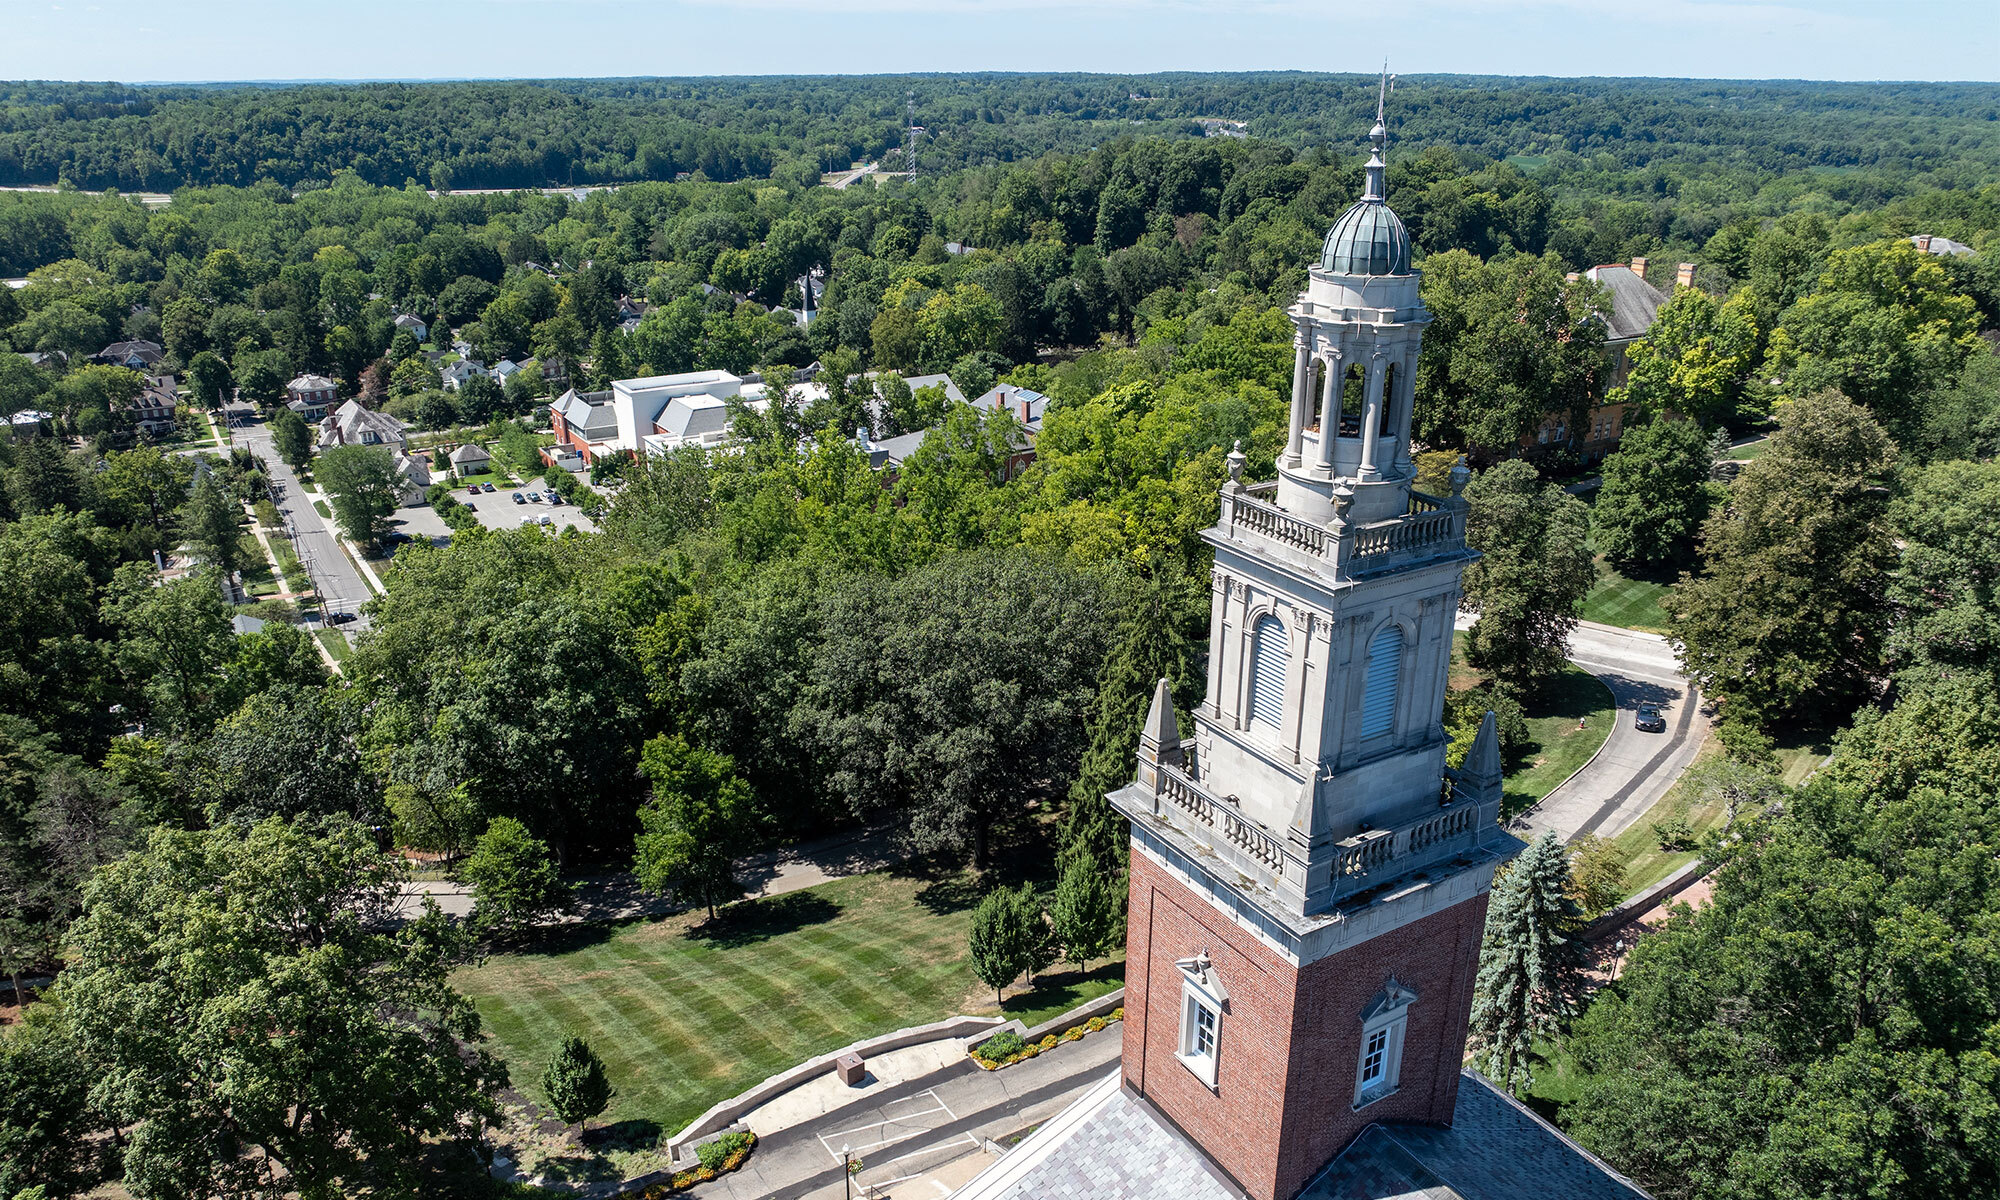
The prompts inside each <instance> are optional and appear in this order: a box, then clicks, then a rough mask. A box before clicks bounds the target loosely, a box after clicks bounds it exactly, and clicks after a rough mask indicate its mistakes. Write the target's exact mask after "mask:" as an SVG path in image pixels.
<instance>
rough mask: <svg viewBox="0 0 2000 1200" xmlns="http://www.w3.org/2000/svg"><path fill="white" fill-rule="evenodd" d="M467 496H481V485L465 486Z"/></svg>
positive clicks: (470, 484)
mask: <svg viewBox="0 0 2000 1200" xmlns="http://www.w3.org/2000/svg"><path fill="white" fill-rule="evenodd" d="M465 494H466V495H468V496H477V495H478V494H479V485H478V484H476V483H468V484H466V485H465Z"/></svg>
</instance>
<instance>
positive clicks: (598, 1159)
mask: <svg viewBox="0 0 2000 1200" xmlns="http://www.w3.org/2000/svg"><path fill="white" fill-rule="evenodd" d="M539 1171H540V1173H541V1175H542V1176H543V1177H544V1178H546V1179H547V1180H548V1181H549V1182H551V1183H598V1182H602V1181H605V1180H610V1179H617V1178H620V1177H621V1176H622V1175H623V1174H624V1172H622V1171H621V1170H620V1169H619V1168H618V1167H616V1166H615V1165H613V1164H612V1162H611V1161H610V1160H609V1159H607V1158H605V1157H603V1156H602V1155H597V1154H589V1153H585V1154H563V1155H551V1156H549V1157H548V1158H545V1159H543V1160H542V1161H541V1163H540V1164H539Z"/></svg>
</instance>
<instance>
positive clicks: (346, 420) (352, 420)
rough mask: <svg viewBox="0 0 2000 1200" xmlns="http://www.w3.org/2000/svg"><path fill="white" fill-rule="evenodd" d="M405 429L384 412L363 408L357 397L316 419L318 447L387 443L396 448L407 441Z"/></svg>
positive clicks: (393, 448)
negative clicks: (317, 424)
mask: <svg viewBox="0 0 2000 1200" xmlns="http://www.w3.org/2000/svg"><path fill="white" fill-rule="evenodd" d="M406 429H407V427H406V426H405V425H404V424H403V423H402V422H401V421H398V420H397V419H396V418H394V417H392V416H390V415H389V414H388V413H384V412H376V411H375V410H373V409H369V408H363V407H361V401H359V400H349V401H348V402H347V403H345V404H343V405H341V406H340V408H339V409H338V410H337V411H335V412H333V413H331V414H329V415H328V416H326V417H325V418H323V419H322V420H321V421H320V423H319V448H320V449H322V450H331V449H333V448H334V447H335V446H387V447H389V448H390V449H391V450H399V451H400V450H402V449H404V448H405V447H406V446H407V444H408V442H409V438H408V435H407V432H406Z"/></svg>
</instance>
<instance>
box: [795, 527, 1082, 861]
mask: <svg viewBox="0 0 2000 1200" xmlns="http://www.w3.org/2000/svg"><path fill="white" fill-rule="evenodd" d="M1111 615H1112V614H1111V611H1110V604H1109V596H1108V595H1107V592H1106V589H1105V586H1104V584H1103V582H1102V580H1101V578H1100V577H1099V576H1097V575H1096V574H1095V573H1092V572H1087V571H1084V570H1082V569H1079V568H1077V567H1075V566H1073V565H1070V564H1068V563H1065V562H1062V561H1060V560H1055V559H1048V558H1043V557H1040V556H1037V555H1031V554H1024V553H1019V552H1015V553H1008V554H958V555H948V556H944V557H941V558H939V559H937V560H936V561H935V562H932V563H930V564H929V565H927V566H923V567H920V568H917V569H916V570H914V571H911V572H910V573H908V574H907V575H904V576H903V577H901V578H900V579H895V580H889V581H885V580H882V579H880V578H878V577H873V576H856V577H852V578H849V579H847V580H843V581H842V582H841V583H840V584H839V585H838V587H837V588H836V590H834V592H833V594H832V595H831V596H830V597H829V598H828V600H827V602H826V613H825V616H824V618H823V619H824V621H825V628H826V630H827V634H826V638H825V640H824V641H823V642H822V643H821V645H820V647H819V649H818V650H817V651H816V652H815V653H814V654H813V657H812V662H811V665H810V667H809V671H808V676H807V679H806V681H805V688H804V692H803V695H802V696H801V699H800V702H799V703H798V704H797V705H796V706H795V707H794V709H793V713H792V718H791V719H792V724H793V728H794V729H795V730H797V731H798V732H799V733H801V734H803V735H805V737H806V738H807V739H808V741H809V743H810V744H812V745H813V746H815V747H817V748H818V750H819V751H820V753H822V754H824V755H825V756H826V757H825V762H826V763H827V766H828V774H827V781H828V783H829V784H830V785H831V786H832V787H833V788H834V789H835V790H836V791H837V792H838V794H840V795H842V796H844V797H845V798H846V799H847V800H848V803H849V804H850V805H851V806H852V807H853V809H854V810H855V811H856V812H869V811H873V810H877V809H880V808H884V807H888V806H891V805H894V806H899V807H902V808H903V809H904V810H905V812H906V813H907V826H906V828H907V830H908V837H909V839H910V841H911V843H912V844H913V845H914V846H915V847H917V848H918V849H919V850H930V851H941V850H951V851H957V852H961V853H962V852H963V851H965V850H967V849H969V850H971V852H972V858H973V861H974V862H975V863H978V864H981V865H983V864H984V862H985V859H986V844H987V833H988V829H989V827H990V826H991V824H992V822H993V821H994V820H995V819H996V818H998V817H999V816H1000V815H1001V814H1002V813H1004V812H1006V811H1008V810H1009V809H1010V808H1012V807H1014V806H1017V805H1019V804H1020V803H1021V802H1022V799H1023V798H1024V797H1026V796H1028V795H1031V794H1033V792H1034V791H1035V790H1037V789H1038V788H1041V787H1044V786H1046V781H1048V780H1049V779H1050V778H1052V777H1053V778H1055V779H1063V778H1067V777H1069V775H1070V774H1071V773H1072V772H1073V771H1074V770H1075V769H1076V768H1075V763H1076V761H1077V758H1078V756H1079V755H1080V754H1081V752H1082V749H1083V741H1084V739H1083V734H1084V726H1083V720H1082V712H1083V710H1084V706H1085V705H1086V704H1087V703H1088V701H1089V698H1090V694H1091V688H1092V686H1093V684H1094V683H1095V681H1096V679H1097V676H1098V672H1099V671H1100V670H1101V668H1102V663H1103V655H1104V652H1105V649H1106V647H1107V645H1108V643H1109V641H1110V633H1111V628H1112V621H1111Z"/></svg>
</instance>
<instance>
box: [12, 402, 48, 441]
mask: <svg viewBox="0 0 2000 1200" xmlns="http://www.w3.org/2000/svg"><path fill="white" fill-rule="evenodd" d="M55 420H56V415H55V414H54V413H52V412H44V411H42V410H41V409H39V408H24V409H22V410H21V411H20V412H17V413H14V414H13V415H11V416H9V417H8V418H7V431H8V432H9V433H11V434H12V435H13V436H14V437H16V438H31V437H34V436H36V435H38V434H42V433H47V432H48V431H49V430H50V429H51V428H53V427H54V425H55Z"/></svg>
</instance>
